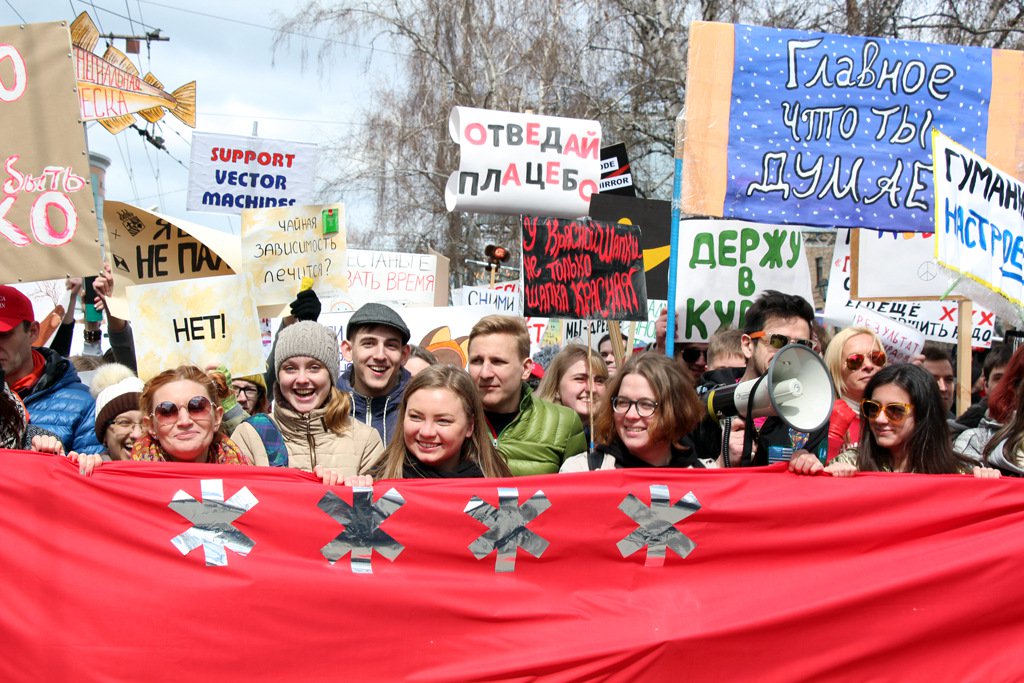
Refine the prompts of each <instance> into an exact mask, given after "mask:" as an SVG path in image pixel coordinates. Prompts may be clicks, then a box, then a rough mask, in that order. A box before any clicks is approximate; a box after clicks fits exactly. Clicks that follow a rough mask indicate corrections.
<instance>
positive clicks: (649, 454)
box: [614, 373, 672, 467]
mask: <svg viewBox="0 0 1024 683" xmlns="http://www.w3.org/2000/svg"><path fill="white" fill-rule="evenodd" d="M617 396H618V397H619V398H620V399H628V400H631V401H640V400H645V401H652V402H655V403H656V402H657V401H658V397H657V396H655V395H654V389H653V388H652V387H651V383H650V382H648V381H647V379H646V378H645V377H644V376H643V375H638V374H635V373H630V374H628V375H626V376H625V377H623V378H622V384H620V385H619V392H618V394H617ZM659 409H660V406H659V407H658V408H655V410H654V414H653V415H651V416H649V417H641V416H640V414H639V413H638V412H637V406H635V405H632V406H630V407H629V409H628V410H626V411H625V412H622V413H620V412H617V411H616V412H615V413H614V418H615V432H616V433H617V434H618V436H619V439H620V440H621V441H622V444H623V445H624V446H625V447H626V449H627V450H628V451H629V452H630V453H632V454H633V455H635V456H636V457H638V458H640V459H641V460H643V461H644V462H646V463H648V464H651V465H654V466H656V467H658V466H662V465H666V464H668V462H669V459H670V458H671V455H672V451H671V444H670V443H669V442H668V441H667V440H665V439H655V438H654V436H653V434H652V433H653V432H654V431H655V430H656V428H657V423H658V410H659Z"/></svg>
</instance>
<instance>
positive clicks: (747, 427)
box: [740, 375, 767, 467]
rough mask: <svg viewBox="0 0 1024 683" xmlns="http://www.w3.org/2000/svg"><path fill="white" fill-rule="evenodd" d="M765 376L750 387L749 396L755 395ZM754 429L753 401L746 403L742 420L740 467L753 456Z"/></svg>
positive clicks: (748, 463)
mask: <svg viewBox="0 0 1024 683" xmlns="http://www.w3.org/2000/svg"><path fill="white" fill-rule="evenodd" d="M766 376H767V375H761V376H760V377H758V378H757V380H756V381H755V382H754V385H753V386H752V387H750V395H751V396H756V395H757V387H758V386H760V385H761V382H762V381H763V380H764V378H765V377H766ZM756 431H757V430H756V428H755V427H754V401H747V414H746V417H745V418H744V420H743V457H742V458H740V467H747V466H748V465H750V464H751V460H753V458H754V455H753V451H754V433H755V432H756Z"/></svg>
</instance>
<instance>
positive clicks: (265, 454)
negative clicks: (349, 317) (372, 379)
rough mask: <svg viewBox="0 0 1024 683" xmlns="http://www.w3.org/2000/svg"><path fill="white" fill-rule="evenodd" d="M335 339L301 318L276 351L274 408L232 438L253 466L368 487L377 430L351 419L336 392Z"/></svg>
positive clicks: (346, 402)
mask: <svg viewBox="0 0 1024 683" xmlns="http://www.w3.org/2000/svg"><path fill="white" fill-rule="evenodd" d="M338 350H339V348H338V338H337V336H336V335H335V334H334V332H332V331H331V330H330V329H328V328H326V327H324V326H323V325H320V324H318V323H315V322H312V321H309V320H304V321H301V322H298V323H295V324H294V325H290V326H288V327H287V328H285V329H284V330H282V331H281V333H280V334H279V335H278V338H277V346H276V347H275V352H274V366H275V367H274V372H275V374H276V376H277V382H276V383H275V385H274V407H273V410H272V411H271V413H270V415H269V416H267V415H254V416H252V417H251V418H249V419H248V420H246V421H245V422H243V423H242V424H240V425H239V426H238V428H236V429H235V431H234V433H233V434H232V435H231V438H232V440H234V441H235V442H236V443H237V444H238V445H239V447H241V448H242V450H243V451H245V452H246V453H249V454H250V455H251V456H252V458H253V461H254V462H255V464H257V465H271V466H276V467H294V468H297V469H301V470H305V471H306V472H314V473H316V474H317V475H318V476H321V477H322V478H323V479H324V482H325V483H327V484H333V483H337V482H339V481H345V482H346V483H349V484H356V485H365V484H369V483H370V480H369V478H368V477H366V478H364V477H362V476H358V475H366V474H367V473H368V472H369V470H370V468H371V467H372V466H373V465H374V464H376V462H377V460H378V459H379V458H380V456H381V455H382V454H383V452H384V446H383V444H382V443H381V440H380V435H378V434H377V430H375V429H373V428H372V427H368V426H367V425H364V424H361V423H359V422H357V421H355V420H353V419H352V417H351V415H350V410H351V403H350V398H349V396H348V394H346V393H344V392H342V391H339V390H338V389H337V387H336V386H335V385H336V384H337V382H338V371H339V366H340V360H339V354H338Z"/></svg>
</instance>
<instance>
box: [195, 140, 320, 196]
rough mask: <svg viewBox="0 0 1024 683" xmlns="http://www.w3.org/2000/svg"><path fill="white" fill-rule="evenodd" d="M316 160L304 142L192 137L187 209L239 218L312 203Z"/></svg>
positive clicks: (311, 146) (313, 153)
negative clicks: (251, 211)
mask: <svg viewBox="0 0 1024 683" xmlns="http://www.w3.org/2000/svg"><path fill="white" fill-rule="evenodd" d="M316 157H317V147H316V145H313V144H309V143H305V142H291V141H287V140H267V139H264V138H249V137H241V136H237V135H221V134H213V133H192V157H191V161H190V163H189V171H188V197H187V199H186V203H185V208H187V209H188V210H189V211H207V212H210V213H233V214H240V213H241V212H242V209H264V208H270V207H275V206H295V205H299V206H302V205H304V204H312V203H313V195H314V192H313V181H314V179H315V173H316Z"/></svg>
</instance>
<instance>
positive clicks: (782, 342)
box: [747, 330, 814, 349]
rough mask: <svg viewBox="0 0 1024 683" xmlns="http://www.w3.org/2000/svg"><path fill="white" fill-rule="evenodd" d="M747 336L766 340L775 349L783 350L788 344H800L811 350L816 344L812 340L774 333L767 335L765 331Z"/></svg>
mask: <svg viewBox="0 0 1024 683" xmlns="http://www.w3.org/2000/svg"><path fill="white" fill-rule="evenodd" d="M747 336H748V337H750V338H751V339H754V340H757V339H764V340H765V341H766V342H768V343H769V344H770V345H771V347H772V348H773V349H781V348H782V347H783V346H786V345H787V344H799V345H800V346H806V347H807V348H809V349H813V348H814V342H813V341H811V340H810V339H792V338H790V337H787V336H786V335H784V334H775V333H774V332H773V333H772V334H765V331H764V330H761V331H759V332H751V333H750V334H749V335H747Z"/></svg>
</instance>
